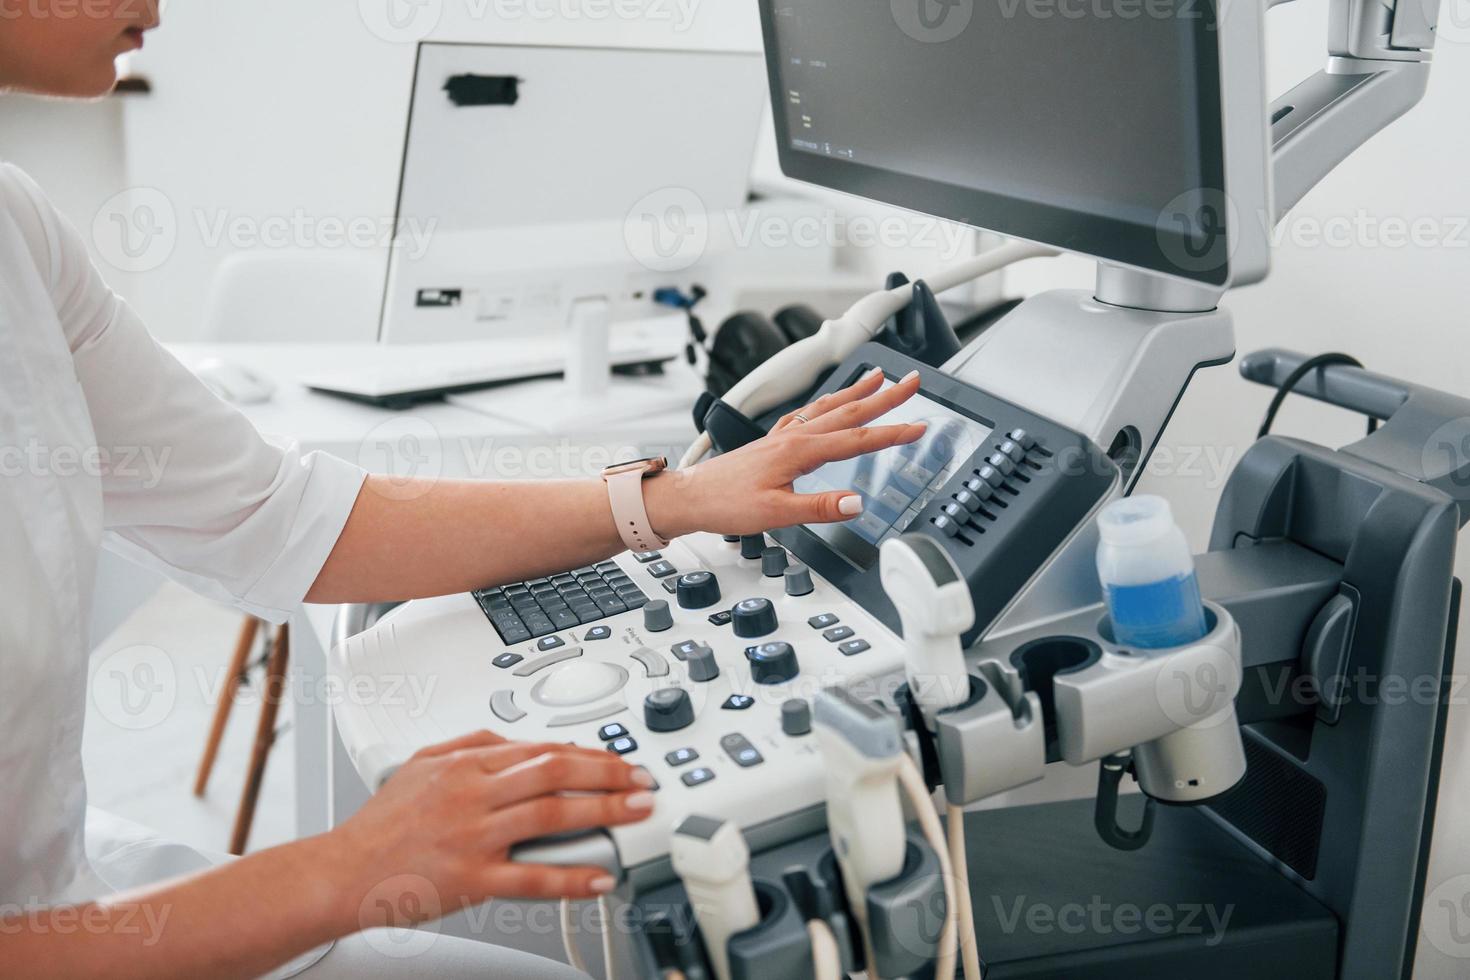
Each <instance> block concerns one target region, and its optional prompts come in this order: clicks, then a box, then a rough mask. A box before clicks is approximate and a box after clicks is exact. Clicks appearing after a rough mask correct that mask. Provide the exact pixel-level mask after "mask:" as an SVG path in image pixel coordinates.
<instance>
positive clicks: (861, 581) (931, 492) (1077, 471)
mask: <svg viewBox="0 0 1470 980" xmlns="http://www.w3.org/2000/svg"><path fill="white" fill-rule="evenodd" d="M874 367H878V368H882V370H883V372H884V374H885V375H886V377H887V378H888V379H889V381H897V380H898V379H899V378H902V377H903V376H904V375H906V374H908V373H909V372H910V371H918V372H919V376H920V379H921V380H920V388H919V394H917V395H915V396H914V397H913V398H912V399H910V400H909V401H908V402H906V403H905V404H903V405H901V406H899V408H897V409H895V410H894V411H893V412H891V413H889V414H888V415H886V416H884V417H882V418H880V419H877V420H876V421H874V422H873V423H872V424H873V425H884V424H892V423H897V422H917V421H923V422H926V423H928V431H927V432H926V433H925V435H924V437H923V438H922V439H920V440H919V441H918V442H917V443H914V444H913V445H909V446H898V447H895V448H893V449H889V450H885V451H884V452H881V453H875V454H872V455H869V456H864V457H861V458H860V459H857V460H849V461H844V462H839V463H832V464H828V465H827V466H824V467H822V468H821V469H819V470H817V471H816V472H815V473H812V474H810V475H809V476H806V477H803V478H802V479H801V480H798V481H797V483H796V489H797V490H801V491H805V492H816V491H822V490H849V489H851V490H856V491H857V492H859V493H860V494H862V496H863V504H864V506H863V512H862V513H861V514H860V515H859V516H858V517H856V518H854V519H853V520H851V521H847V522H845V523H842V524H834V525H825V526H822V527H794V528H786V529H784V530H781V531H777V532H774V534H775V537H776V538H777V539H778V540H779V541H780V543H781V544H783V545H785V546H786V547H787V548H788V549H789V550H790V551H791V553H792V554H793V555H794V556H795V557H796V558H797V559H798V560H799V561H801V562H802V563H803V564H805V565H807V566H809V567H810V568H812V569H813V570H815V571H816V572H817V573H819V574H820V575H821V576H822V577H823V578H825V579H827V580H828V581H829V582H831V583H832V584H833V585H835V586H836V587H837V588H838V589H840V590H841V591H842V592H843V593H844V594H846V595H847V596H849V597H851V598H852V599H854V600H855V601H856V602H857V603H858V604H859V605H861V606H862V607H863V608H864V609H867V610H868V611H869V612H871V613H872V614H873V615H874V616H876V617H877V618H878V619H879V620H880V621H882V622H883V623H885V624H887V625H888V626H889V627H890V628H891V629H893V630H894V631H898V630H899V628H900V627H899V623H898V615H897V612H896V611H895V610H894V608H893V605H892V603H890V602H889V601H888V597H887V595H885V593H884V591H883V587H882V583H881V582H880V581H879V575H878V548H879V546H880V545H881V544H882V543H883V542H884V541H885V540H887V539H888V538H890V537H894V536H896V535H899V534H903V533H906V532H919V533H922V534H927V535H930V536H932V537H934V538H936V539H937V540H938V541H939V542H940V543H941V544H942V545H943V546H944V548H945V549H946V550H947V551H948V552H949V554H950V555H951V557H953V558H954V561H955V565H956V566H957V567H958V568H959V571H960V573H961V574H962V575H963V576H964V577H965V579H966V581H967V582H969V584H970V591H971V594H972V596H973V597H974V602H975V625H974V626H973V627H972V628H971V629H970V630H969V632H968V633H967V634H966V635H965V637H964V641H965V642H966V643H970V642H972V641H974V640H975V639H976V638H977V637H978V636H980V635H982V634H983V633H984V632H985V630H986V629H988V628H989V627H990V625H991V624H992V623H994V622H995V620H996V618H997V617H999V616H1000V614H1001V613H1002V612H1004V611H1005V609H1006V607H1007V606H1008V605H1009V604H1010V602H1011V600H1012V599H1013V598H1014V597H1015V596H1016V595H1017V594H1018V593H1019V592H1020V591H1021V590H1022V589H1023V588H1024V587H1025V586H1026V584H1027V583H1028V582H1029V581H1030V580H1031V578H1032V577H1033V576H1034V575H1035V574H1036V573H1037V572H1038V571H1039V570H1040V569H1041V568H1043V567H1044V566H1045V565H1046V564H1047V562H1048V561H1049V560H1050V559H1051V557H1052V556H1053V555H1054V554H1055V553H1056V552H1057V551H1058V549H1060V548H1061V546H1062V545H1064V544H1065V543H1066V542H1067V540H1068V539H1069V538H1070V537H1071V536H1072V535H1073V533H1074V532H1075V531H1076V529H1077V528H1078V527H1079V526H1081V525H1082V524H1083V523H1084V522H1085V521H1086V520H1087V519H1088V518H1089V517H1090V516H1091V515H1092V514H1093V513H1094V512H1095V511H1096V510H1097V508H1098V507H1100V506H1101V505H1102V504H1103V503H1105V502H1106V501H1107V500H1108V499H1109V498H1110V496H1111V494H1112V491H1113V489H1114V487H1115V486H1116V485H1117V483H1118V481H1119V479H1120V473H1119V469H1118V467H1117V465H1116V464H1115V463H1114V462H1113V461H1112V460H1111V459H1109V458H1108V457H1107V455H1106V454H1105V453H1103V452H1102V451H1101V450H1100V449H1098V448H1097V446H1096V445H1094V444H1093V443H1092V441H1091V440H1089V439H1087V438H1086V437H1085V436H1082V435H1079V434H1078V433H1076V432H1073V431H1071V430H1070V429H1067V428H1064V427H1062V426H1060V425H1057V424H1056V423H1055V422H1052V421H1051V420H1049V419H1046V418H1043V417H1042V416H1040V415H1037V414H1035V413H1034V412H1030V411H1027V410H1026V409H1023V408H1021V407H1019V406H1017V405H1013V404H1012V403H1010V402H1008V401H1005V400H1003V399H1000V398H997V397H996V396H994V395H992V394H990V393H989V392H986V391H983V390H981V389H979V388H975V387H972V386H971V385H968V384H965V383H964V382H961V381H957V380H955V379H954V378H951V377H949V376H948V375H946V374H944V373H943V372H941V371H938V370H936V369H934V368H931V367H929V366H928V365H926V364H923V363H921V362H919V361H916V360H914V359H913V358H910V357H908V356H906V355H904V354H901V353H899V352H898V351H895V350H893V349H892V348H889V347H885V346H883V345H882V344H876V343H870V344H864V345H863V346H862V347H859V348H858V349H857V350H856V351H854V352H853V354H852V356H851V357H849V358H848V359H847V360H846V361H845V362H843V364H842V365H841V366H839V367H838V368H837V370H835V371H834V372H833V373H832V375H831V377H830V378H829V379H828V381H827V382H826V384H825V385H824V386H823V387H822V390H821V392H820V394H827V393H828V392H831V391H835V390H837V389H839V388H843V387H846V386H847V385H850V384H852V383H853V382H854V381H856V380H857V379H858V378H859V377H861V376H862V375H863V374H865V373H867V372H868V371H870V370H872V369H873V368H874Z"/></svg>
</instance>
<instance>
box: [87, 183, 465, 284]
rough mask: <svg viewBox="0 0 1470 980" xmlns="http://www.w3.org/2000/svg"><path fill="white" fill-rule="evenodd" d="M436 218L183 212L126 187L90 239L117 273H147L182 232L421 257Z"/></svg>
mask: <svg viewBox="0 0 1470 980" xmlns="http://www.w3.org/2000/svg"><path fill="white" fill-rule="evenodd" d="M438 226H439V222H438V220H437V219H435V218H419V217H416V216H412V215H410V216H406V217H405V218H404V219H403V220H402V222H401V223H399V222H395V221H394V219H393V218H392V217H391V216H384V215H368V214H359V215H337V214H313V213H311V212H309V211H307V210H305V209H303V208H297V209H295V210H293V211H290V212H287V213H282V214H244V213H237V212H233V211H230V210H228V209H225V208H203V207H197V208H192V209H190V210H188V211H186V212H184V213H183V214H180V211H179V209H178V208H177V207H175V205H174V203H173V201H172V200H170V199H169V197H168V195H166V194H164V193H163V192H162V191H161V190H159V189H158V188H156V187H131V188H128V189H127V190H124V191H121V192H119V193H117V194H114V195H113V196H112V197H110V198H108V200H107V201H106V202H105V203H104V204H103V205H102V207H101V208H99V209H98V211H97V214H96V215H95V216H94V218H93V219H92V244H93V245H94V246H95V248H96V250H97V253H98V255H99V256H100V257H101V258H102V260H103V261H104V262H106V263H107V264H108V265H111V266H112V267H113V268H115V269H117V270H119V271H121V272H151V271H153V270H154V269H157V268H159V267H160V266H162V265H163V264H164V263H165V262H167V261H168V260H169V259H170V258H171V257H172V256H173V254H174V252H175V251H176V250H177V249H178V247H179V244H180V242H181V241H182V240H183V239H184V237H185V235H186V234H192V235H193V238H192V241H195V242H197V243H198V244H199V245H200V246H202V247H203V248H206V249H211V250H212V249H219V248H231V249H236V250H252V249H256V250H259V249H296V250H302V251H312V250H322V251H332V250H340V249H349V250H350V249H356V250H367V249H386V248H388V247H390V246H392V247H394V248H397V249H399V250H401V251H402V252H403V253H404V255H405V257H406V258H408V259H410V260H417V259H421V258H423V256H424V255H425V254H426V253H427V252H428V250H429V246H430V244H431V243H432V240H433V237H434V234H435V232H436V231H437V229H438Z"/></svg>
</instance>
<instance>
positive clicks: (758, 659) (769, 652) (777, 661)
mask: <svg viewBox="0 0 1470 980" xmlns="http://www.w3.org/2000/svg"><path fill="white" fill-rule="evenodd" d="M745 655H746V657H747V658H748V659H749V660H750V676H751V679H752V680H754V681H755V682H756V683H757V684H784V683H785V682H786V681H789V680H791V679H792V678H793V677H795V676H796V675H797V674H799V673H801V665H800V664H798V663H797V662H796V650H794V649H793V648H792V646H791V644H790V643H782V642H779V641H778V642H775V643H762V644H761V645H760V646H757V647H751V648H750V649H749V650H747V651H746V652H745Z"/></svg>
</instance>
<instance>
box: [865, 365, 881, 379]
mask: <svg viewBox="0 0 1470 980" xmlns="http://www.w3.org/2000/svg"><path fill="white" fill-rule="evenodd" d="M882 373H883V369H882V368H880V367H875V368H873V370H871V371H869V372H868V373H867V374H865V375H863V380H864V381H871V380H873V379H874V378H876V377H877V376H878V375H880V374H882Z"/></svg>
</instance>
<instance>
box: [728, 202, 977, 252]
mask: <svg viewBox="0 0 1470 980" xmlns="http://www.w3.org/2000/svg"><path fill="white" fill-rule="evenodd" d="M729 224H730V235H731V240H732V241H733V243H734V245H735V247H736V248H739V249H747V248H752V247H760V248H764V249H782V248H826V249H839V248H840V249H870V248H889V249H901V248H916V249H924V250H926V251H930V252H932V253H933V254H934V256H935V258H936V259H938V260H939V261H943V262H952V261H954V260H955V259H958V258H960V257H961V256H963V255H967V254H969V249H970V247H971V246H972V244H973V242H974V237H973V231H972V229H970V228H968V227H966V226H965V225H961V224H956V223H954V222H952V221H942V220H940V219H939V218H933V217H930V216H928V215H922V214H909V213H903V214H888V215H883V216H881V217H880V216H875V215H869V214H847V213H844V212H842V211H839V210H837V209H836V208H826V209H824V210H822V211H819V212H816V213H796V214H788V213H785V212H782V211H767V210H764V209H762V208H751V209H748V210H745V211H739V212H730V215H729Z"/></svg>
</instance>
